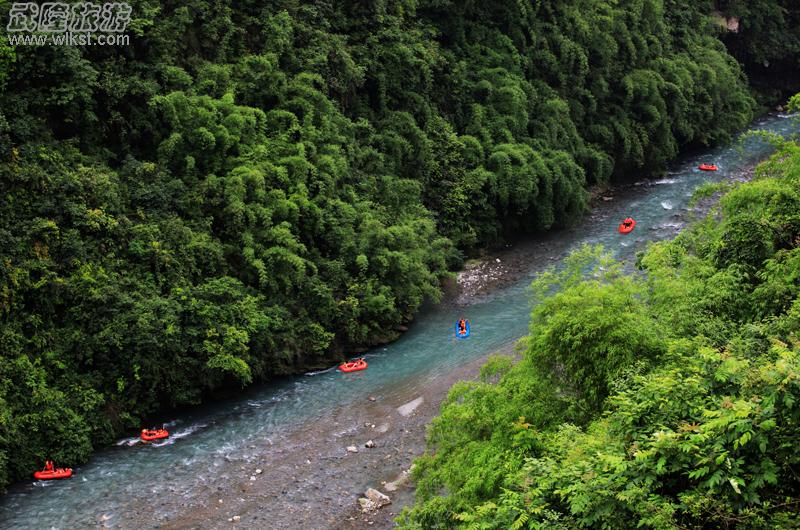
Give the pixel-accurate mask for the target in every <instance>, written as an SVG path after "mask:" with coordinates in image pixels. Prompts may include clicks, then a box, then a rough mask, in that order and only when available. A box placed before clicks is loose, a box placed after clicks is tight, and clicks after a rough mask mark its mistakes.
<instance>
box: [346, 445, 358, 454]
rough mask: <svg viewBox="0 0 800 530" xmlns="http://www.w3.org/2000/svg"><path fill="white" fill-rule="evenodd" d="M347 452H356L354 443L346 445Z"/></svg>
mask: <svg viewBox="0 0 800 530" xmlns="http://www.w3.org/2000/svg"><path fill="white" fill-rule="evenodd" d="M347 452H348V453H357V452H358V447H356V446H355V445H348V446H347Z"/></svg>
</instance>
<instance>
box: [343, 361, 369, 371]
mask: <svg viewBox="0 0 800 530" xmlns="http://www.w3.org/2000/svg"><path fill="white" fill-rule="evenodd" d="M366 369H367V361H365V360H364V359H356V360H355V361H348V362H346V363H342V364H340V365H339V370H341V371H342V372H358V371H359V370H366Z"/></svg>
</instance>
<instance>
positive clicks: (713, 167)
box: [697, 164, 717, 171]
mask: <svg viewBox="0 0 800 530" xmlns="http://www.w3.org/2000/svg"><path fill="white" fill-rule="evenodd" d="M697 167H698V169H702V170H703V171H716V170H717V166H716V164H700V165H699V166H697Z"/></svg>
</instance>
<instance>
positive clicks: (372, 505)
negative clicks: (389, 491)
mask: <svg viewBox="0 0 800 530" xmlns="http://www.w3.org/2000/svg"><path fill="white" fill-rule="evenodd" d="M391 503H392V500H391V499H390V498H389V496H388V495H384V494H383V493H381V492H380V491H378V490H376V489H375V488H369V489H368V490H367V491H366V492H364V497H361V498H359V499H358V504H359V505H361V512H362V513H371V512H374V511H376V510H378V509H380V508H382V507H384V506H386V505H387V504H391Z"/></svg>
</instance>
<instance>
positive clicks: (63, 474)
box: [33, 467, 72, 480]
mask: <svg viewBox="0 0 800 530" xmlns="http://www.w3.org/2000/svg"><path fill="white" fill-rule="evenodd" d="M71 476H72V468H71V467H67V468H62V467H60V468H58V469H53V470H51V471H36V472H35V473H34V474H33V478H35V479H36V480H56V479H59V478H69V477H71Z"/></svg>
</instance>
